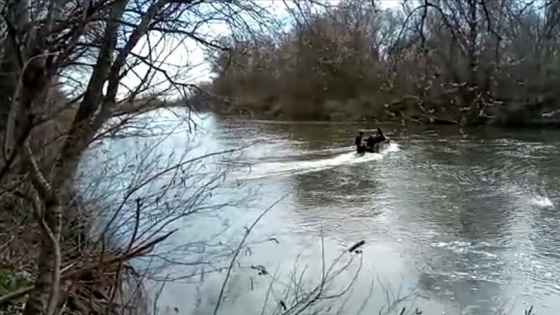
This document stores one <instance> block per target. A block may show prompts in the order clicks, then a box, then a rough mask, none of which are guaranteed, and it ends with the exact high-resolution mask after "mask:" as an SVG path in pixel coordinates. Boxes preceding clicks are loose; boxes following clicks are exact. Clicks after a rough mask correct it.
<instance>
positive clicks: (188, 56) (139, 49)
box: [119, 0, 402, 96]
mask: <svg viewBox="0 0 560 315" xmlns="http://www.w3.org/2000/svg"><path fill="white" fill-rule="evenodd" d="M259 1H262V2H268V4H267V5H266V6H267V7H270V8H271V9H272V10H273V11H274V12H275V15H276V14H278V15H281V14H282V13H281V12H278V11H282V12H286V6H285V4H284V1H282V0H259ZM286 2H288V1H286ZM330 2H331V3H332V4H336V3H337V2H339V0H332V1H330ZM401 2H402V0H381V1H380V2H378V3H380V4H381V6H382V8H391V7H397V6H399V5H400V3H401ZM228 29H229V28H228V26H227V25H215V26H212V28H211V30H210V31H209V32H210V33H213V34H208V36H209V37H211V36H212V35H213V36H218V35H220V34H224V33H225V34H227V33H228ZM152 37H153V36H150V38H151V41H152V42H155V38H152ZM146 43H147V41H146V40H145V39H144V40H141V41H140V42H139V43H138V45H137V46H136V48H135V49H134V52H136V53H139V54H141V55H146V51H147V45H146ZM153 50H158V51H159V52H160V53H161V52H165V55H167V61H166V62H165V63H162V64H159V65H158V67H159V68H163V69H166V70H168V72H169V73H175V72H177V69H181V71H183V72H187V70H188V76H183V78H182V79H181V80H180V81H182V82H186V83H197V82H201V81H209V80H210V79H211V77H210V75H211V73H210V68H209V65H208V63H206V62H205V55H204V52H203V50H202V49H201V48H200V47H199V45H197V43H196V42H194V41H193V40H190V39H189V40H186V41H183V42H182V43H179V40H177V41H173V40H166V42H165V44H164V45H163V46H162V47H160V48H159V49H152V53H155V54H157V52H154V51H153ZM147 69H148V68H147V66H142V65H140V66H137V67H135V68H134V71H132V72H129V74H128V75H127V76H126V77H125V78H123V80H122V84H123V88H121V89H120V91H119V92H120V93H119V94H121V95H123V96H124V95H126V94H128V93H127V92H128V90H127V88H126V87H128V88H134V87H135V86H137V85H138V84H139V83H140V82H141V79H139V78H138V76H142V75H143V74H144V73H145V72H146V71H147ZM163 81H165V80H164V78H163V77H162V78H161V79H160V82H163ZM162 85H165V86H167V85H168V84H167V83H163V84H162ZM161 88H163V86H162V87H161Z"/></svg>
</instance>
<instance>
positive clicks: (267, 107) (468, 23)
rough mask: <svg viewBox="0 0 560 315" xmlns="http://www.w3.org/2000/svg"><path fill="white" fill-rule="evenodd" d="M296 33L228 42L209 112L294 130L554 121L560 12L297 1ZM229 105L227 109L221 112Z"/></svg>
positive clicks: (447, 1) (547, 7)
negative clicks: (295, 124) (304, 124)
mask: <svg viewBox="0 0 560 315" xmlns="http://www.w3.org/2000/svg"><path fill="white" fill-rule="evenodd" d="M288 11H289V12H290V14H291V21H290V23H291V25H292V27H291V28H290V29H289V31H286V32H281V31H279V28H276V29H275V31H274V32H271V31H262V32H260V33H259V34H252V36H245V37H243V36H232V37H227V38H223V39H222V40H223V42H224V43H227V44H228V45H229V47H231V49H230V50H224V51H220V52H219V53H216V52H212V53H211V54H209V58H210V60H211V61H212V65H213V72H214V73H215V74H216V78H215V79H214V80H213V81H212V82H211V84H209V85H208V86H207V87H206V88H207V91H209V92H211V94H213V95H214V96H216V95H217V96H221V97H222V98H223V97H225V102H216V103H215V107H214V109H216V110H220V111H226V112H230V113H232V112H235V113H240V112H241V113H244V112H249V113H251V114H254V115H266V116H268V117H284V118H292V119H311V120H332V119H352V120H353V119H377V120H390V119H396V120H402V119H403V118H404V119H407V120H412V121H418V122H428V123H445V124H447V123H449V124H456V123H457V124H469V125H480V124H492V123H493V124H510V125H520V124H538V125H542V124H549V123H555V122H559V121H560V120H559V119H555V110H557V109H559V108H560V102H559V101H560V90H558V88H557V86H558V82H559V81H558V80H559V78H560V59H559V53H560V3H558V2H557V1H553V0H548V1H527V0H418V1H406V2H405V4H402V5H401V6H400V7H397V8H392V9H385V10H382V9H381V7H380V6H379V4H378V3H377V4H376V3H375V2H372V1H362V0H344V1H342V2H340V3H339V4H337V5H336V6H333V5H330V6H329V5H321V4H320V3H317V2H309V1H308V2H306V1H301V2H297V3H296V5H294V6H291V7H290V9H289V10H288ZM224 104H225V105H224Z"/></svg>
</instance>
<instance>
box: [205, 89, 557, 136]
mask: <svg viewBox="0 0 560 315" xmlns="http://www.w3.org/2000/svg"><path fill="white" fill-rule="evenodd" d="M292 103H297V102H296V101H294V102H292ZM207 104H209V105H206V106H199V107H198V109H199V110H203V111H208V112H212V113H215V114H217V115H221V116H231V117H240V118H248V119H265V120H279V121H281V120H289V121H306V122H310V121H318V122H372V123H398V124H402V123H407V124H417V125H451V126H452V125H456V126H464V127H466V126H468V127H480V126H492V127H505V128H551V129H557V128H560V111H558V110H554V108H553V107H552V108H551V107H550V106H548V107H543V106H538V107H537V106H530V105H524V106H516V107H512V108H505V107H504V108H502V109H500V108H494V109H492V111H489V112H488V113H487V114H484V115H474V116H473V115H470V116H468V115H467V114H463V113H461V112H460V111H459V110H455V111H451V110H449V109H447V110H444V109H440V110H433V111H430V113H426V112H423V111H422V110H420V109H418V108H416V109H415V108H414V107H412V106H410V105H407V106H403V105H402V103H401V102H394V103H393V104H390V105H389V104H385V105H384V106H379V105H375V104H373V103H372V102H369V101H358V100H354V99H350V100H347V101H325V102H323V103H315V104H313V103H304V102H302V103H298V104H299V105H300V106H295V105H290V107H291V108H297V110H293V109H290V110H288V109H286V106H285V105H282V104H283V103H282V102H280V101H276V102H272V103H271V102H270V100H268V101H262V102H260V103H259V102H254V101H252V102H250V101H242V100H232V99H228V98H222V97H219V98H218V97H213V98H209V99H208V100H207Z"/></svg>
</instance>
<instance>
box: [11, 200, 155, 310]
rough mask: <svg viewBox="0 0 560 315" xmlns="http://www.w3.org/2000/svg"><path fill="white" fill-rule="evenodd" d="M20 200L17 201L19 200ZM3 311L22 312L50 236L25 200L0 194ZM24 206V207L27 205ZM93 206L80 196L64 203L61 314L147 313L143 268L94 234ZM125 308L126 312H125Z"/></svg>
mask: <svg viewBox="0 0 560 315" xmlns="http://www.w3.org/2000/svg"><path fill="white" fill-rule="evenodd" d="M16 203H18V204H17V205H16ZM0 204H1V206H2V209H3V211H2V213H1V214H0V226H1V228H2V233H1V234H0V244H1V245H0V313H1V314H21V312H22V311H23V309H24V305H25V301H26V300H27V294H26V293H28V292H30V291H31V290H32V288H33V284H34V283H35V278H36V277H37V274H38V268H39V266H38V263H39V260H38V256H39V253H40V251H41V248H40V244H41V240H42V238H44V237H45V235H44V233H43V231H42V229H41V227H40V225H39V223H37V220H35V218H34V217H33V216H32V215H30V214H29V213H30V212H31V211H29V212H26V211H22V210H21V209H22V208H20V207H22V206H23V207H25V206H26V205H24V204H22V203H21V201H20V200H16V199H12V198H9V196H4V197H2V198H1V199H0ZM24 209H25V208H24ZM93 212H94V210H92V208H91V207H90V206H88V205H86V203H85V202H81V201H76V202H73V203H72V204H71V205H69V206H68V207H66V208H65V222H64V225H63V230H62V233H61V239H60V242H59V246H60V252H61V253H62V257H61V260H62V268H61V271H60V276H61V279H62V282H61V287H60V288H59V290H58V291H59V292H58V294H59V297H60V301H59V304H60V305H63V306H64V307H63V309H62V313H60V314H93V315H96V314H128V313H127V312H130V309H131V307H132V309H134V313H133V314H147V312H146V311H147V303H146V301H147V294H146V292H145V289H144V287H143V284H142V279H141V278H140V275H139V273H138V272H136V271H135V270H134V268H133V267H132V266H131V265H130V264H129V261H128V260H123V259H120V257H122V250H120V249H118V248H117V247H114V246H108V245H102V244H101V243H98V244H96V243H95V242H94V241H93V239H92V238H91V236H90V235H91V227H92V225H93V224H94V221H95V215H94V214H93ZM125 311H126V312H125Z"/></svg>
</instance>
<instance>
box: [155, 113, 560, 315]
mask: <svg viewBox="0 0 560 315" xmlns="http://www.w3.org/2000/svg"><path fill="white" fill-rule="evenodd" d="M202 127H203V129H204V130H206V133H205V134H204V136H202V138H201V139H202V140H201V141H199V144H200V147H198V149H197V150H199V151H197V152H203V151H204V150H206V151H208V150H215V149H223V148H235V147H239V146H243V145H246V144H249V143H252V142H256V144H254V145H252V146H250V147H248V148H247V149H245V150H244V151H243V154H242V156H241V157H236V158H235V159H234V160H232V159H230V160H229V161H228V162H230V163H231V162H236V163H238V164H239V165H248V166H251V167H250V170H245V171H242V170H240V169H237V170H235V171H234V172H233V173H231V174H229V181H227V182H226V183H225V184H224V185H226V186H227V189H225V190H223V191H222V193H221V194H220V197H219V198H228V196H236V197H239V194H240V191H252V192H253V195H252V197H253V198H252V199H251V202H250V203H249V202H248V203H246V204H243V206H238V207H231V208H228V209H226V210H227V211H226V210H224V211H225V212H224V213H222V215H221V216H220V220H225V221H227V222H229V223H231V226H234V227H237V228H239V229H241V230H242V229H243V226H246V225H248V223H249V222H251V220H253V219H254V218H255V217H256V215H258V213H259V211H260V210H262V209H264V208H266V207H267V206H268V205H270V204H271V203H273V202H274V201H275V200H277V199H278V198H279V197H281V196H282V195H284V194H285V193H287V192H291V194H290V195H289V196H288V198H287V199H285V200H284V201H283V202H282V203H280V204H279V205H278V206H277V207H276V208H275V209H274V210H273V211H271V212H270V213H269V214H268V215H267V216H266V217H265V218H264V219H263V221H262V222H261V223H260V224H259V225H258V226H257V228H256V229H255V231H254V232H253V234H252V237H254V239H267V238H269V237H271V236H274V237H275V240H278V242H279V244H276V242H265V243H261V244H259V245H255V246H254V247H252V248H251V253H250V255H244V257H243V258H242V259H243V264H242V265H244V266H250V265H263V266H266V268H267V269H268V270H277V271H278V272H279V274H280V273H282V272H284V273H286V272H289V270H291V268H293V266H294V260H295V259H296V258H297V257H298V254H301V253H302V250H303V249H307V251H305V253H304V254H302V256H301V257H299V263H300V264H301V265H302V266H305V265H306V264H307V265H309V266H313V265H314V264H315V266H317V264H318V262H317V261H316V260H317V257H320V256H321V251H320V244H321V242H320V237H321V236H323V237H324V244H325V248H326V252H327V254H326V255H327V257H329V258H334V257H336V256H337V255H338V254H339V253H340V251H341V250H344V248H347V247H348V246H350V245H351V244H353V243H355V242H356V241H359V240H362V239H363V240H365V241H366V246H365V247H364V249H363V259H364V264H363V266H364V267H363V269H362V271H361V272H362V273H361V274H362V276H361V278H360V281H358V282H357V284H356V286H358V288H356V290H355V292H353V296H354V297H356V300H359V299H363V298H365V297H366V296H368V295H369V294H370V293H369V292H370V291H369V287H370V284H371V280H372V279H373V278H374V277H379V278H380V279H381V280H382V281H383V283H384V284H385V285H387V286H389V287H390V288H391V289H392V290H398V288H399V287H401V288H402V287H403V286H404V287H405V289H407V288H408V289H410V288H413V287H414V288H415V289H416V291H415V292H416V293H417V299H416V300H415V301H414V302H415V304H416V305H418V306H419V307H420V308H422V309H423V310H424V314H439V313H441V312H445V313H446V314H494V313H495V312H497V311H498V310H499V309H501V308H502V307H504V306H506V310H508V309H512V310H513V313H514V314H522V310H523V309H525V308H526V307H527V305H529V304H531V305H533V304H534V305H535V308H536V309H538V310H539V314H553V312H554V311H553V310H554V309H556V308H558V307H560V298H559V293H560V272H559V271H560V270H559V269H560V254H559V249H560V236H558V235H559V234H558V229H559V228H560V214H559V213H558V211H557V210H558V207H557V205H558V203H559V201H560V199H559V195H558V192H559V190H560V184H559V183H558V181H557V179H556V178H557V176H558V175H560V163H558V162H559V161H558V160H557V155H558V153H559V149H558V144H559V140H560V138H559V137H558V136H557V135H555V134H553V133H544V132H535V131H519V132H512V131H507V133H506V132H505V131H499V130H481V131H475V132H474V133H473V134H471V135H469V136H463V135H460V134H458V133H456V132H455V131H454V130H451V129H436V130H423V129H419V130H409V131H408V133H407V134H405V135H403V134H401V133H399V131H398V130H397V129H395V130H393V128H392V127H390V126H388V127H387V129H386V130H387V132H388V134H389V135H391V136H392V138H393V140H394V141H395V143H398V146H397V145H395V146H393V147H392V148H391V149H390V150H388V151H386V152H383V153H382V154H371V155H366V156H363V157H358V156H356V155H355V154H354V153H353V152H352V150H353V148H352V147H351V144H352V142H353V137H354V134H355V133H356V130H358V128H360V127H364V126H356V125H344V124H315V123H314V124H302V123H293V124H291V123H277V122H275V123H270V122H268V123H267V122H257V121H246V120H244V121H241V120H235V119H226V120H220V119H217V118H215V117H210V118H208V119H206V120H205V121H203V123H202ZM374 127H376V126H369V128H374ZM183 137H184V136H183ZM199 140H200V139H199ZM173 141H174V142H173V143H168V144H166V145H167V147H166V148H167V149H168V150H174V149H176V147H177V146H183V144H182V141H185V140H184V138H181V136H180V135H179V136H177V137H175V138H174V140H173ZM201 150H202V151H201ZM222 162H223V161H222ZM228 185H229V186H228ZM242 189H248V190H242ZM216 198H217V197H216ZM192 220H193V221H189V222H190V223H189V225H188V227H185V228H184V231H183V234H181V235H182V237H184V238H196V237H204V236H205V235H212V232H213V231H212V230H213V229H214V230H216V229H217V228H218V227H216V226H214V225H212V224H215V225H218V226H221V225H220V224H218V223H212V224H209V223H208V222H209V221H204V220H202V221H197V220H198V219H192ZM204 222H206V223H204ZM213 222H214V221H213ZM215 222H218V221H215ZM185 224H186V223H185ZM199 224H200V225H199ZM201 226H202V227H203V228H201ZM234 231H238V230H235V229H234ZM235 233H238V232H231V233H229V234H224V235H225V236H223V237H224V238H234V237H235V235H236V234H235ZM175 241H181V240H175ZM319 264H320V263H319ZM189 268H190V267H186V266H183V267H176V268H175V269H174V270H173V272H174V273H177V274H179V273H188V272H191V270H190V269H189ZM311 269H313V268H311ZM314 269H317V268H314ZM261 278H262V277H261ZM261 278H259V277H257V276H255V272H254V270H244V269H243V268H241V269H240V270H238V272H236V273H235V275H234V277H232V279H231V280H230V286H229V288H230V289H229V290H228V293H227V305H228V306H227V307H228V312H227V313H228V314H229V313H232V314H252V313H256V312H259V313H260V311H261V307H262V302H263V294H264V293H263V294H260V293H258V292H261V291H262V292H265V291H266V288H267V287H268V284H267V282H266V281H264V280H263V279H261ZM221 279H223V275H218V276H216V277H212V276H207V277H205V279H204V280H202V279H198V280H197V281H198V282H197V283H195V284H192V283H191V284H182V283H173V284H169V285H168V286H167V287H166V288H165V290H164V292H163V295H162V297H161V301H160V302H161V303H162V304H166V305H169V306H171V307H177V308H178V309H180V310H181V314H191V313H192V314H199V313H200V314H202V313H208V310H211V309H212V307H213V303H214V302H215V299H216V298H217V294H218V292H219V289H220V285H221ZM191 282H192V281H191ZM376 283H377V282H376ZM384 290H385V289H383V288H380V287H379V286H377V287H376V289H375V290H374V291H373V298H372V299H371V300H370V301H369V304H367V310H371V311H375V312H377V310H378V309H379V307H381V306H382V305H384V303H385V297H384V295H382V294H383V291H384ZM201 297H202V298H201ZM333 312H334V311H333Z"/></svg>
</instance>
